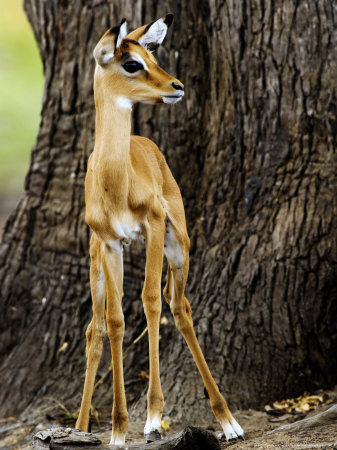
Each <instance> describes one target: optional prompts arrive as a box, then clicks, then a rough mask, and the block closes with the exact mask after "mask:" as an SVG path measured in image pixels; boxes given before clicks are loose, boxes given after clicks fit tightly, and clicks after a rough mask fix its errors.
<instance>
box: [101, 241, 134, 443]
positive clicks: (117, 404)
mask: <svg viewBox="0 0 337 450" xmlns="http://www.w3.org/2000/svg"><path fill="white" fill-rule="evenodd" d="M103 268H104V274H105V278H106V292H107V299H106V304H107V306H106V323H107V327H108V335H109V340H110V346H111V355H112V370H113V408H112V433H111V441H110V444H111V445H123V444H124V443H125V435H126V432H127V429H128V424H129V416H128V412H127V408H126V398H125V390H124V375H123V337H124V328H125V325H124V315H123V310H122V297H123V247H122V245H121V243H120V242H119V241H116V242H115V243H114V244H113V245H111V246H108V245H106V246H105V247H104V258H103Z"/></svg>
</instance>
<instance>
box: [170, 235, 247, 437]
mask: <svg viewBox="0 0 337 450" xmlns="http://www.w3.org/2000/svg"><path fill="white" fill-rule="evenodd" d="M185 241H186V239H184V238H183V237H182V238H180V239H179V237H178V236H176V242H174V245H173V247H172V248H174V251H175V253H176V252H177V251H178V249H179V248H180V252H181V254H182V255H183V258H177V257H175V258H174V257H172V251H171V250H172V248H171V249H167V250H166V252H165V253H166V256H167V258H168V263H169V268H168V278H167V284H166V287H165V290H164V296H165V298H166V301H167V302H168V303H169V305H170V309H171V311H172V314H173V317H174V321H175V324H176V326H177V328H178V330H179V331H180V332H181V334H182V335H183V337H184V339H185V341H186V343H187V345H188V347H189V349H190V351H191V353H192V356H193V358H194V361H195V363H196V365H197V367H198V369H199V372H200V374H201V376H202V379H203V382H204V385H205V388H206V389H207V392H208V395H209V400H210V405H211V408H212V410H213V413H214V415H215V417H216V418H217V419H218V421H219V422H220V424H221V426H222V429H223V432H224V434H225V436H226V439H228V440H236V439H238V438H241V439H244V433H243V430H242V428H241V427H240V425H239V424H238V423H237V421H236V420H235V419H234V417H233V416H232V414H231V412H230V410H229V408H228V406H227V403H226V401H225V399H224V398H223V396H222V395H221V393H220V391H219V388H218V386H217V384H216V383H215V381H214V379H213V377H212V374H211V372H210V370H209V368H208V365H207V363H206V360H205V358H204V355H203V353H202V351H201V348H200V345H199V342H198V340H197V337H196V335H195V332H194V327H193V320H192V311H191V307H190V304H189V302H188V300H187V298H186V297H185V295H184V292H185V285H186V280H187V275H188V264H189V263H188V246H187V245H184V242H185ZM172 242H173V240H172V236H171V237H170V239H168V240H167V243H171V244H172ZM166 247H167V246H166ZM180 261H181V262H182V264H177V263H179V262H180Z"/></svg>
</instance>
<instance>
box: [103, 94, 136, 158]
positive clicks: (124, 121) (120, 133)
mask: <svg viewBox="0 0 337 450" xmlns="http://www.w3.org/2000/svg"><path fill="white" fill-rule="evenodd" d="M97 97H98V96H95V99H96V140H95V151H97V157H98V158H99V159H100V160H101V161H102V162H105V163H106V164H108V163H109V162H111V163H113V164H118V163H120V164H122V165H123V164H128V162H129V158H130V134H131V108H126V107H123V104H122V103H121V102H120V100H119V98H118V97H117V96H114V95H110V96H106V97H104V96H99V97H98V98H97Z"/></svg>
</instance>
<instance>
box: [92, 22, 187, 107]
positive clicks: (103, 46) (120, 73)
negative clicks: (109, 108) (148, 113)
mask: <svg viewBox="0 0 337 450" xmlns="http://www.w3.org/2000/svg"><path fill="white" fill-rule="evenodd" d="M172 20H173V16H172V14H168V15H167V16H165V17H162V18H160V19H158V20H156V21H155V22H152V23H150V24H148V25H144V26H142V27H140V28H137V29H136V30H134V31H132V32H131V33H129V34H128V32H127V25H126V21H125V19H123V20H122V22H121V23H120V25H118V26H116V27H114V28H111V29H110V30H108V31H107V32H106V33H105V34H104V36H103V37H102V38H101V40H100V41H99V42H98V44H97V45H96V47H95V50H94V57H95V60H96V63H97V66H96V67H97V68H96V72H95V89H96V88H97V87H98V86H102V88H104V95H113V96H115V97H116V98H117V101H118V102H119V104H120V105H121V106H124V107H125V108H128V107H130V108H131V106H132V105H133V104H134V103H163V102H164V103H176V102H178V101H179V100H181V99H182V97H183V95H184V86H183V85H182V84H181V82H180V81H179V80H177V79H176V78H174V77H172V76H171V75H169V74H168V73H167V72H165V71H164V70H163V69H161V68H160V67H159V66H158V64H157V62H156V59H155V57H154V56H153V54H152V51H153V50H155V49H156V48H157V47H158V46H159V45H160V44H161V43H162V42H163V40H164V38H165V36H166V33H167V30H168V27H169V26H170V25H171V23H172Z"/></svg>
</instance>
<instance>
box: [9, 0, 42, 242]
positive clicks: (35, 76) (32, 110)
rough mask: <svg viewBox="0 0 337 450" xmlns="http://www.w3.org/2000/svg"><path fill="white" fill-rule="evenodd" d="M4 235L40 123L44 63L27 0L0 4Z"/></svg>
mask: <svg viewBox="0 0 337 450" xmlns="http://www.w3.org/2000/svg"><path fill="white" fill-rule="evenodd" d="M0 8H1V14H0V161H1V163H0V236H1V235H2V229H3V226H4V223H5V221H6V218H7V217H8V215H9V214H10V212H11V211H12V210H13V208H14V207H15V205H16V203H17V201H18V199H19V197H20V195H21V193H22V192H23V184H24V177H25V175H26V172H27V170H28V167H29V160H30V153H31V149H32V146H33V144H34V140H35V137H36V133H37V131H38V127H39V122H40V108H41V98H42V89H43V73H42V63H41V60H40V56H39V51H38V47H37V44H36V42H35V38H34V35H33V31H32V29H31V27H30V25H29V23H28V20H27V18H26V16H25V13H24V11H23V0H0Z"/></svg>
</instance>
